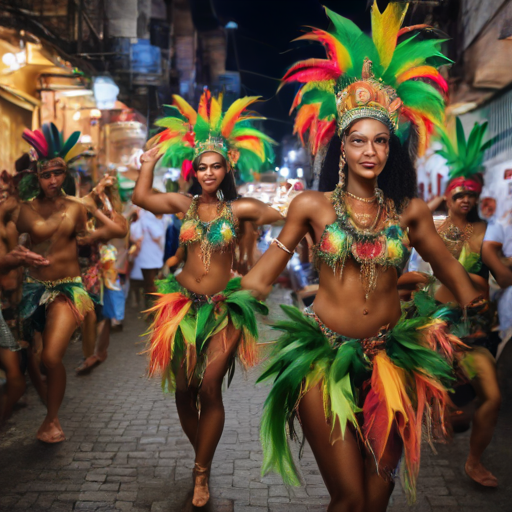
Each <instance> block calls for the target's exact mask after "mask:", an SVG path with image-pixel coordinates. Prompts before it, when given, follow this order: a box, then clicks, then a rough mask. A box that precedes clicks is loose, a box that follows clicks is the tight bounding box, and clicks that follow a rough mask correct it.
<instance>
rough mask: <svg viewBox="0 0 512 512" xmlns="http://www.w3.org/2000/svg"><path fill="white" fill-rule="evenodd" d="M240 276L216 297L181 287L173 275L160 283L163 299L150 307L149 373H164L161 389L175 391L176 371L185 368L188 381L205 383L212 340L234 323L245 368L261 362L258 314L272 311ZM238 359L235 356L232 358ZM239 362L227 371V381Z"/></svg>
mask: <svg viewBox="0 0 512 512" xmlns="http://www.w3.org/2000/svg"><path fill="white" fill-rule="evenodd" d="M240 280H241V279H240V278H235V279H231V280H230V281H229V283H228V285H227V286H226V289H225V290H224V291H222V292H219V293H218V294H216V295H211V296H208V295H198V294H195V293H192V292H189V291H188V290H187V289H186V288H184V287H183V286H181V285H180V284H179V283H178V282H177V281H176V279H175V277H174V276H173V275H169V276H168V277H167V278H166V279H164V280H161V281H157V282H156V286H157V291H158V293H156V294H155V295H156V296H157V297H158V299H157V301H156V303H155V305H154V306H153V307H152V308H150V309H149V310H148V312H150V313H153V314H154V320H153V323H152V325H151V327H150V329H149V332H148V334H149V336H150V340H149V347H148V352H149V355H150V362H149V374H150V376H151V375H154V374H155V373H161V374H162V379H163V380H162V387H163V389H164V390H165V391H174V389H175V388H176V375H177V373H178V371H179V369H180V368H183V367H185V369H186V375H187V379H188V382H189V383H190V382H192V381H195V383H197V385H200V384H201V381H202V378H203V376H204V372H205V370H206V367H207V364H208V357H207V355H208V345H209V340H210V339H211V338H212V337H213V336H215V335H216V334H219V333H225V332H226V331H225V329H226V327H227V326H228V324H229V323H231V324H232V325H233V326H234V328H235V329H238V330H240V340H239V342H238V345H237V350H236V356H237V358H238V360H239V361H240V362H241V363H242V365H243V366H244V367H246V368H247V367H250V366H254V365H255V364H256V362H257V346H256V344H257V338H258V328H257V321H256V315H255V314H256V313H261V314H264V315H266V314H268V308H267V306H266V305H265V304H263V303H262V302H260V301H258V300H256V299H255V298H254V296H253V295H252V294H251V292H249V291H248V290H242V289H241V287H240ZM232 363H234V360H233V361H232ZM233 373H234V364H231V366H230V369H229V372H228V376H229V377H228V384H229V383H230V382H231V379H232V378H233Z"/></svg>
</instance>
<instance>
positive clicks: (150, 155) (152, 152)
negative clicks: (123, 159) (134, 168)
mask: <svg viewBox="0 0 512 512" xmlns="http://www.w3.org/2000/svg"><path fill="white" fill-rule="evenodd" d="M162 155H163V153H160V154H159V148H157V147H154V148H151V149H148V150H147V151H146V152H145V153H143V154H142V155H140V163H141V164H142V165H144V164H145V163H149V164H153V165H154V164H156V163H157V162H158V160H160V158H162Z"/></svg>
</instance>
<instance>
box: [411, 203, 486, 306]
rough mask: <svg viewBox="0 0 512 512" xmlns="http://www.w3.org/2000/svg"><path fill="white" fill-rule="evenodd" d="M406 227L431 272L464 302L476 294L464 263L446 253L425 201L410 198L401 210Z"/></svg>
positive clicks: (412, 242)
mask: <svg viewBox="0 0 512 512" xmlns="http://www.w3.org/2000/svg"><path fill="white" fill-rule="evenodd" d="M403 218H404V220H405V224H406V225H407V227H408V229H409V240H410V242H411V245H412V246H413V247H414V248H415V249H416V250H417V251H418V253H419V254H420V256H421V257H422V258H423V259H424V260H425V261H427V262H428V263H430V265H431V266H432V270H433V271H434V274H435V276H436V277H437V278H438V279H439V281H441V283H443V284H444V285H445V286H446V287H447V288H448V289H449V290H450V291H451V292H452V293H453V295H454V296H455V298H456V299H457V301H458V302H459V304H461V305H463V306H465V305H467V304H469V303H470V302H471V301H472V300H473V299H476V298H477V297H478V296H479V295H480V294H479V292H478V291H477V290H476V289H475V287H474V286H473V283H472V282H471V279H470V278H469V275H468V273H467V272H466V271H465V270H464V267H463V266H462V265H461V264H460V263H459V262H458V261H457V260H456V259H455V258H454V257H453V256H452V255H451V254H450V252H449V251H448V249H447V248H446V246H445V245H444V243H443V241H442V239H441V237H440V236H439V235H438V233H437V231H436V228H435V226H434V221H433V219H432V214H431V212H430V210H429V208H428V206H427V204H426V203H425V202H424V201H422V200H421V199H413V200H412V201H411V202H410V203H409V206H408V207H407V208H406V210H405V211H404V213H403Z"/></svg>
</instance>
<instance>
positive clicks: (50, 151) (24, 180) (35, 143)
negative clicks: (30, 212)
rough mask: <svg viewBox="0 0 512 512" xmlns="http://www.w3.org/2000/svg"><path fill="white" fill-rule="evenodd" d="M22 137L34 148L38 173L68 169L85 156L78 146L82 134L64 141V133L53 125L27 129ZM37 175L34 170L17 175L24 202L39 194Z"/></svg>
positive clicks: (47, 124)
mask: <svg viewBox="0 0 512 512" xmlns="http://www.w3.org/2000/svg"><path fill="white" fill-rule="evenodd" d="M22 137H23V139H24V140H26V141H27V142H28V143H29V144H30V145H31V146H32V148H33V150H31V154H32V155H33V158H35V160H36V162H37V172H38V173H41V172H45V171H50V170H56V169H67V168H68V165H69V164H70V163H72V162H73V161H75V160H77V159H78V158H80V157H81V156H82V154H83V150H82V147H81V146H80V145H79V144H77V143H78V140H79V139H80V132H73V133H72V134H71V135H70V136H69V137H68V139H66V140H64V136H63V134H62V132H59V130H58V129H57V127H56V126H55V125H54V124H53V123H45V124H43V126H42V127H41V130H34V131H31V130H28V129H25V130H24V131H23V134H22ZM34 152H35V155H34ZM35 174H36V171H35V170H34V169H26V170H24V171H22V172H21V173H18V175H17V179H16V181H17V182H18V183H17V188H18V192H19V195H20V198H21V199H22V200H24V201H27V200H29V199H32V198H33V197H35V196H36V195H37V194H38V192H39V186H38V183H37V178H36V175H35Z"/></svg>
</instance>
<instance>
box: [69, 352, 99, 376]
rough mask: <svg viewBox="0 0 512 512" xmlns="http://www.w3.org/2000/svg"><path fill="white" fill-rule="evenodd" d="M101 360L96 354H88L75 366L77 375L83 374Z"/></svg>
mask: <svg viewBox="0 0 512 512" xmlns="http://www.w3.org/2000/svg"><path fill="white" fill-rule="evenodd" d="M101 362H102V361H101V360H100V359H99V358H98V356H96V355H94V354H93V355H92V356H89V357H88V358H87V359H85V360H84V361H83V362H82V364H81V365H80V366H79V367H78V368H75V372H76V373H77V375H85V374H87V373H89V372H90V371H91V370H92V369H93V368H94V367H95V366H98V365H99V364H100V363H101Z"/></svg>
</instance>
